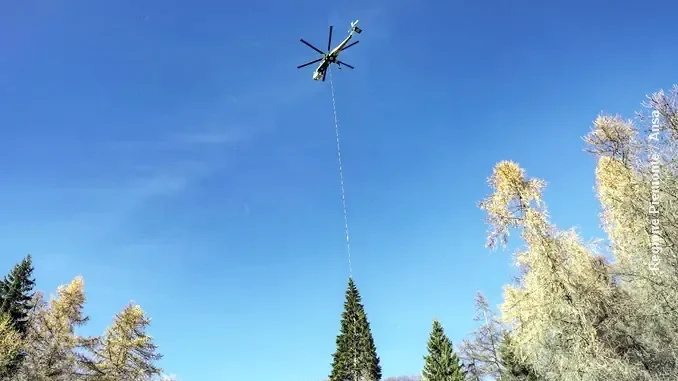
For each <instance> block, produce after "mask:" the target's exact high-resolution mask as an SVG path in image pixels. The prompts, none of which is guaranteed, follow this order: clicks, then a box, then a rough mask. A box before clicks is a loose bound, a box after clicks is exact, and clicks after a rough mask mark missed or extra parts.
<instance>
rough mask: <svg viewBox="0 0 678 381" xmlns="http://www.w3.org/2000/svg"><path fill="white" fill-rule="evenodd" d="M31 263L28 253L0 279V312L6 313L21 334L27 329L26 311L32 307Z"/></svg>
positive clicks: (33, 281)
mask: <svg viewBox="0 0 678 381" xmlns="http://www.w3.org/2000/svg"><path fill="white" fill-rule="evenodd" d="M32 276H33V263H32V258H31V256H30V254H29V255H27V256H26V258H24V259H23V260H22V261H21V262H20V263H19V264H17V265H16V266H14V268H13V269H12V271H11V272H10V273H9V274H8V275H7V276H6V277H5V278H4V279H3V280H2V281H0V314H7V315H8V316H9V318H10V320H11V322H12V325H13V326H14V329H16V330H17V332H19V333H20V334H21V335H22V336H25V335H26V332H27V331H28V313H29V311H30V310H31V308H32V305H31V301H32V298H33V287H34V286H35V280H34V279H33V278H32Z"/></svg>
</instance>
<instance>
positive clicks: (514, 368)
mask: <svg viewBox="0 0 678 381" xmlns="http://www.w3.org/2000/svg"><path fill="white" fill-rule="evenodd" d="M499 355H500V357H501V361H502V363H503V365H504V368H503V370H502V373H501V377H500V378H499V380H500V381H540V380H542V378H541V377H539V376H538V375H537V373H536V372H535V371H534V369H533V368H532V367H531V366H530V365H529V364H525V363H524V362H522V361H520V359H519V358H518V356H516V348H515V344H514V343H513V341H512V340H511V335H510V334H509V333H508V332H505V333H504V337H503V338H502V341H501V344H499Z"/></svg>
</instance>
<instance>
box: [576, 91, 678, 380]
mask: <svg viewBox="0 0 678 381" xmlns="http://www.w3.org/2000/svg"><path fill="white" fill-rule="evenodd" d="M677 96H678V88H677V87H674V88H673V90H672V91H671V92H670V93H669V94H665V93H664V92H663V91H659V92H657V93H655V94H653V95H652V96H650V97H648V98H649V99H648V101H647V102H645V103H644V106H645V107H646V112H643V113H639V115H638V119H637V120H636V121H635V122H634V121H631V120H624V119H622V118H621V117H620V116H610V115H601V116H599V117H598V118H597V119H596V121H595V123H594V126H593V129H592V131H591V132H590V133H589V135H587V136H586V137H585V140H586V142H587V143H588V147H587V148H588V149H587V150H588V151H589V152H591V153H593V154H594V155H595V156H596V158H597V160H598V165H597V168H596V178H597V191H598V197H599V199H600V202H601V205H602V215H601V216H602V222H603V227H604V228H605V230H606V232H607V234H608V236H609V239H610V251H611V255H612V256H613V257H614V259H615V266H614V275H615V276H616V277H617V278H618V279H619V280H620V281H621V288H622V290H623V291H624V293H625V294H626V295H627V296H628V297H626V298H623V299H620V300H619V301H618V302H619V305H620V308H621V310H622V313H621V317H622V318H623V324H619V327H620V329H621V330H622V331H623V335H620V336H622V337H623V340H618V351H619V352H622V353H624V355H625V357H627V358H628V360H629V362H630V363H631V364H633V365H635V366H637V367H639V368H641V369H644V370H645V373H646V374H647V375H649V377H651V378H652V379H656V380H664V379H673V378H676V377H678V367H677V365H678V364H677V360H676V359H677V358H678V251H677V250H676V245H677V244H678V107H677V102H676V98H677Z"/></svg>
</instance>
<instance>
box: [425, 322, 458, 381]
mask: <svg viewBox="0 0 678 381" xmlns="http://www.w3.org/2000/svg"><path fill="white" fill-rule="evenodd" d="M424 361H425V363H424V370H423V371H422V379H423V381H464V378H465V376H466V374H465V373H466V372H464V370H463V369H464V368H463V365H462V364H461V360H460V359H459V357H458V356H457V354H456V353H454V350H453V346H452V341H451V340H450V339H449V338H448V337H447V335H446V334H445V331H444V329H443V326H442V325H441V324H440V322H439V321H438V320H437V319H434V320H433V329H432V330H431V335H430V337H429V339H428V355H426V356H424Z"/></svg>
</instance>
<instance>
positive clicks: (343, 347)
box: [329, 278, 381, 381]
mask: <svg viewBox="0 0 678 381" xmlns="http://www.w3.org/2000/svg"><path fill="white" fill-rule="evenodd" d="M336 343H337V350H336V352H335V353H334V354H333V355H332V357H333V361H332V373H331V374H330V376H329V381H380V380H381V365H380V364H379V356H377V349H376V346H375V345H374V339H373V337H372V331H371V330H370V323H369V321H368V320H367V315H366V314H365V309H364V307H363V305H362V304H361V298H360V293H359V292H358V288H357V287H356V285H355V283H354V282H353V279H352V278H349V280H348V288H347V289H346V301H345V302H344V311H343V312H342V314H341V328H340V333H339V335H338V336H337V340H336Z"/></svg>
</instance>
